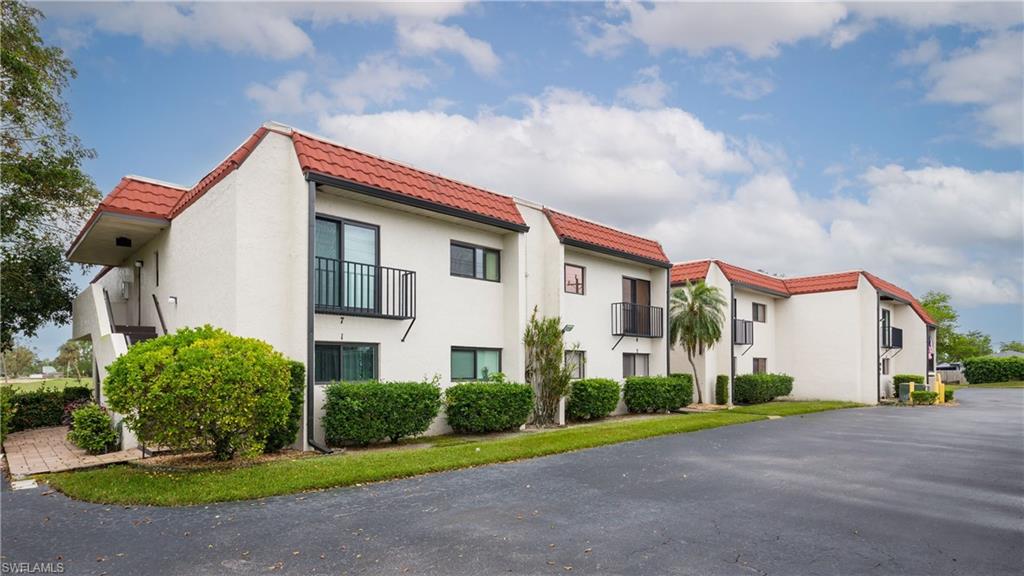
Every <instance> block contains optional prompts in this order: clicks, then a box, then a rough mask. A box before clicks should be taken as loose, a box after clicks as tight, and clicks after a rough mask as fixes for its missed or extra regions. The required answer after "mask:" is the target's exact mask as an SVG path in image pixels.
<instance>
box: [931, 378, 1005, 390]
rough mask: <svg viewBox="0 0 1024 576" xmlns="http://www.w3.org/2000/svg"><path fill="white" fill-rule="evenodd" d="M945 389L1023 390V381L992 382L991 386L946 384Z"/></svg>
mask: <svg viewBox="0 0 1024 576" xmlns="http://www.w3.org/2000/svg"><path fill="white" fill-rule="evenodd" d="M946 388H948V389H950V390H962V389H964V388H1024V381H1020V380H1015V381H1013V382H993V383H991V384H968V385H963V384H946Z"/></svg>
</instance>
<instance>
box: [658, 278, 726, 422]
mask: <svg viewBox="0 0 1024 576" xmlns="http://www.w3.org/2000/svg"><path fill="white" fill-rule="evenodd" d="M725 305H726V301H725V296H723V295H722V291H721V290H720V289H718V288H716V287H714V286H709V285H707V284H705V283H704V281H703V280H701V281H699V282H696V283H689V284H687V285H686V286H684V287H682V288H676V289H675V290H673V291H672V300H671V302H670V303H669V309H668V310H669V326H668V331H669V339H670V341H671V343H672V345H679V346H682V347H683V349H684V350H686V357H687V359H689V361H690V367H691V368H693V383H694V385H695V386H696V387H697V402H699V403H701V404H703V403H704V395H703V394H702V393H701V387H700V377H699V376H698V375H697V366H696V365H695V364H694V363H693V356H694V354H703V353H704V350H710V349H711V348H713V347H714V345H715V343H716V342H718V340H719V339H720V338H721V337H722V324H724V323H725V313H724V312H723V310H724V308H725Z"/></svg>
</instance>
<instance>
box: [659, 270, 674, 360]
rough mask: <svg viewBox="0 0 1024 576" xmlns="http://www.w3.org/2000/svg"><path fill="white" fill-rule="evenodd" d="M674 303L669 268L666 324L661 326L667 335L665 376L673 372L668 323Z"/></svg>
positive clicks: (666, 289)
mask: <svg viewBox="0 0 1024 576" xmlns="http://www.w3.org/2000/svg"><path fill="white" fill-rule="evenodd" d="M671 305H672V269H671V268H669V269H668V270H666V271H665V317H664V318H663V322H664V323H665V324H664V326H662V327H661V329H662V330H663V332H662V334H664V335H665V376H669V375H671V374H672V336H671V335H670V334H669V332H668V324H669V320H671V318H670V317H669V311H670V308H671Z"/></svg>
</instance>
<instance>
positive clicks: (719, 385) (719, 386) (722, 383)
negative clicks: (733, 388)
mask: <svg viewBox="0 0 1024 576" xmlns="http://www.w3.org/2000/svg"><path fill="white" fill-rule="evenodd" d="M728 403H729V377H728V376H726V375H725V374H719V375H718V377H717V378H715V404H728Z"/></svg>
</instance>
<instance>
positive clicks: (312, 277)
mask: <svg viewBox="0 0 1024 576" xmlns="http://www.w3.org/2000/svg"><path fill="white" fill-rule="evenodd" d="M307 184H308V185H309V222H308V228H307V231H306V248H307V250H308V252H307V255H308V260H307V262H306V268H307V274H306V442H308V443H309V445H310V446H312V447H313V449H315V450H316V451H318V452H321V453H324V454H330V453H331V449H330V448H327V447H326V446H321V445H320V444H319V443H317V441H316V438H314V434H313V430H314V426H313V420H314V418H315V417H316V409H315V407H314V403H315V400H316V396H315V393H314V390H315V385H316V371H315V363H316V344H315V340H314V334H313V326H314V301H315V300H316V284H315V283H316V269H315V268H314V262H315V260H314V250H315V249H316V245H315V243H314V241H315V235H316V182H313V181H312V180H307Z"/></svg>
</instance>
